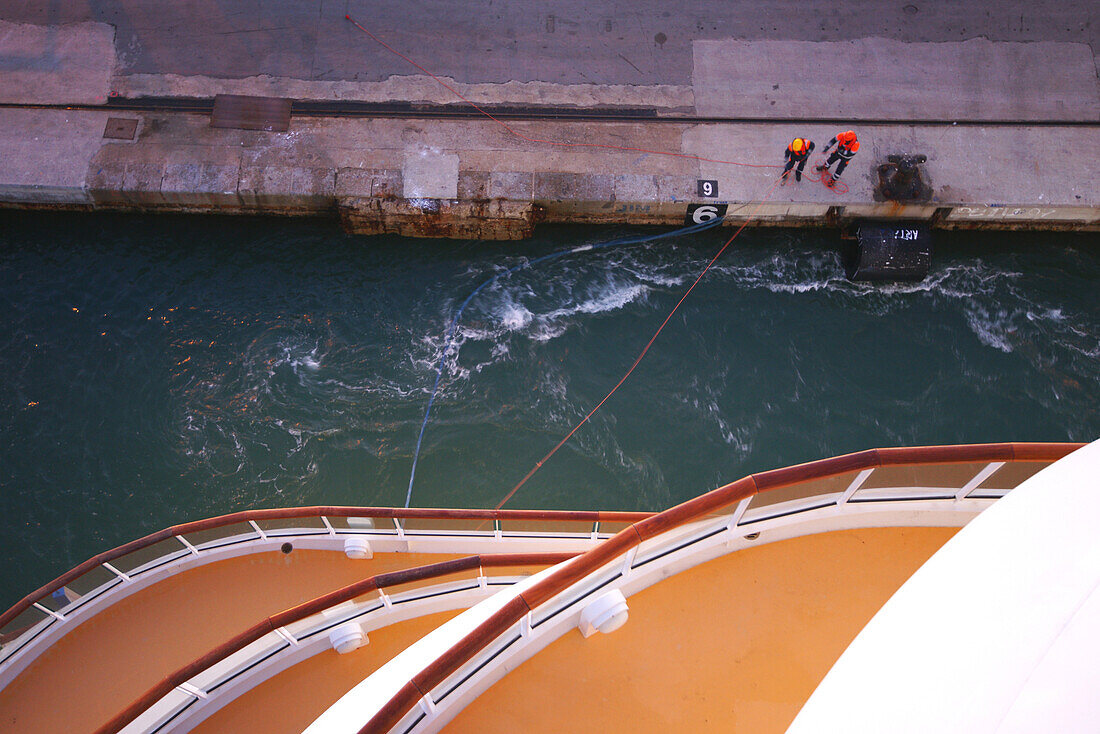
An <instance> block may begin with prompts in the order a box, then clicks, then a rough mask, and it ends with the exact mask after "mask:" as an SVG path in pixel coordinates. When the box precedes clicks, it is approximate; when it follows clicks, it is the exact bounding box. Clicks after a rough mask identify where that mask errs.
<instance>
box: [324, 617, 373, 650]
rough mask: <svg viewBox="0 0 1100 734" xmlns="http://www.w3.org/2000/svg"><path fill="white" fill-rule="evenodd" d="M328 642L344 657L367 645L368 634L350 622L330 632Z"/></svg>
mask: <svg viewBox="0 0 1100 734" xmlns="http://www.w3.org/2000/svg"><path fill="white" fill-rule="evenodd" d="M328 641H329V642H330V643H331V644H332V649H333V650H335V651H336V652H338V653H340V654H341V655H344V654H346V653H349V652H351V651H352V650H358V649H359V648H361V647H362V646H363V645H365V644H367V633H366V632H364V631H363V628H362V627H360V626H359V625H357V624H355V623H354V622H349V623H348V624H342V625H340V626H339V627H337V628H336V629H334V630H333V631H332V632H329V633H328Z"/></svg>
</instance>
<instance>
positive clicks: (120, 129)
mask: <svg viewBox="0 0 1100 734" xmlns="http://www.w3.org/2000/svg"><path fill="white" fill-rule="evenodd" d="M137 124H138V121H137V120H129V119H127V118H125V117H108V118H107V127H106V129H104V130H103V137H105V138H114V139H115V140H133V139H134V134H135V133H136V132H137Z"/></svg>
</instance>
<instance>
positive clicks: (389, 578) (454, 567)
mask: <svg viewBox="0 0 1100 734" xmlns="http://www.w3.org/2000/svg"><path fill="white" fill-rule="evenodd" d="M576 555H577V554H576V553H500V554H486V555H477V556H467V557H465V558H456V559H454V560H450V561H443V562H441V563H432V564H429V565H426V566H417V567H416V568H407V569H402V570H400V571H391V572H389V573H381V574H378V575H376V576H371V577H370V578H367V579H363V580H362V581H356V582H355V583H353V584H348V585H347V586H345V587H343V588H340V589H337V590H336V591H331V592H329V593H327V594H324V595H322V596H319V597H317V598H315V599H311V600H310V601H307V602H304V603H302V604H299V605H298V606H296V607H291V608H290V609H287V610H285V611H282V612H279V613H278V614H273V615H271V616H270V617H267V618H266V619H264V620H262V621H260V622H258V623H257V624H255V625H253V626H252V627H249V628H248V629H247V630H245V631H244V632H242V633H240V634H239V635H237V636H235V637H233V638H232V639H231V640H228V641H227V642H224V643H222V644H221V645H218V646H217V647H215V648H214V649H213V650H210V651H209V652H208V653H206V654H205V655H203V656H201V657H199V658H196V659H195V660H193V661H191V662H190V663H188V664H187V665H184V666H183V667H182V668H179V669H178V670H176V671H175V672H173V673H170V674H169V675H167V676H165V677H164V678H163V679H161V681H160V682H159V683H157V684H156V685H155V686H153V687H152V688H150V689H149V690H147V691H146V692H145V693H143V694H142V695H141V697H139V698H138V699H137V700H135V701H134V702H133V703H131V704H130V705H129V706H127V707H126V708H125V709H124V710H122V711H121V712H119V713H118V714H117V715H115V717H114V718H112V719H111V720H110V721H108V722H107V723H106V724H104V725H103V726H101V727H99V728H98V729H97V730H96V734H117V733H118V732H120V731H122V729H123V728H125V727H126V725H127V724H129V723H131V722H132V721H134V720H135V719H136V718H137V717H138V716H140V715H141V714H142V713H143V712H144V711H146V710H147V709H149V708H150V707H151V706H152V705H153V704H155V703H156V702H157V701H159V700H160V699H162V698H164V697H165V696H166V695H168V694H169V693H171V692H172V690H173V689H174V688H175V687H176V686H178V685H180V684H182V683H186V682H187V681H189V680H191V679H192V678H194V677H195V676H196V675H198V674H199V673H201V672H203V671H204V670H207V669H209V668H210V667H211V666H212V665H216V664H217V663H220V662H221V661H222V660H225V659H226V658H227V657H229V656H230V655H232V654H233V653H235V652H238V651H239V650H242V649H244V648H245V647H247V646H248V645H251V644H252V643H253V642H255V641H256V640H258V639H260V638H261V637H263V636H264V635H266V634H268V633H270V632H274V631H275V630H276V629H278V628H280V627H285V626H287V625H288V624H293V623H295V622H299V621H301V620H303V619H305V618H306V617H309V616H312V615H314V614H317V613H318V612H322V611H324V610H326V609H328V608H330V607H333V606H335V605H337V604H341V603H343V602H345V601H349V600H351V599H354V598H355V597H357V596H361V595H363V594H365V593H367V592H368V591H375V590H377V589H385V588H389V587H391V586H398V585H400V584H407V583H412V582H414V581H423V580H425V579H432V578H438V577H440V576H448V575H450V574H454V573H461V572H463V571H469V570H471V569H475V568H503V567H507V566H552V565H554V564H557V563H561V562H562V561H566V560H569V559H570V558H573V557H575V556H576Z"/></svg>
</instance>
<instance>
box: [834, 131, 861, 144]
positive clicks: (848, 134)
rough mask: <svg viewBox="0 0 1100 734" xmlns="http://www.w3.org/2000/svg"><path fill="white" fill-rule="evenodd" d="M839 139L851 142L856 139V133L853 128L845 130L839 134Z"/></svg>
mask: <svg viewBox="0 0 1100 734" xmlns="http://www.w3.org/2000/svg"><path fill="white" fill-rule="evenodd" d="M836 137H837V140H841V141H843V142H845V143H850V142H852V141H853V140H855V139H856V134H855V133H854V132H852V131H851V130H845V131H844V132H842V133H841V134H840V135H837V136H836Z"/></svg>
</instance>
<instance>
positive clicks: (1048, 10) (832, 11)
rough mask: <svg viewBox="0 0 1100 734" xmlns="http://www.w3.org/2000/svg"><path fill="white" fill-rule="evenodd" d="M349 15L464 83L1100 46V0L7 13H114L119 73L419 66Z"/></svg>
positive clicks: (197, 6)
mask: <svg viewBox="0 0 1100 734" xmlns="http://www.w3.org/2000/svg"><path fill="white" fill-rule="evenodd" d="M345 13H350V14H351V15H353V16H355V17H356V18H357V19H358V20H359V21H360V22H361V23H363V24H364V26H366V27H367V28H369V29H370V30H371V31H372V32H374V33H377V34H379V35H380V36H381V37H382V38H384V39H385V40H386V41H387V42H388V43H390V44H392V45H393V46H394V47H396V48H398V49H400V50H401V51H403V52H405V53H407V54H409V55H410V56H412V57H413V58H416V59H417V60H419V61H421V62H422V63H423V64H424V65H425V66H427V67H428V68H430V69H431V70H432V71H433V72H435V73H437V74H440V75H442V76H446V77H450V78H453V79H456V80H457V81H459V82H462V83H465V84H504V83H507V82H510V81H514V82H534V81H539V82H546V83H550V84H558V85H583V84H593V85H622V86H634V87H648V86H653V85H672V86H680V87H686V86H689V85H690V84H691V77H692V69H693V49H692V45H693V43H694V42H696V41H701V40H718V39H737V40H742V41H812V42H822V41H825V42H843V41H851V40H855V39H863V38H872V37H876V38H889V39H893V40H896V41H902V42H907V43H910V42H913V43H915V42H932V43H942V42H948V41H965V40H967V39H971V38H979V37H981V38H987V39H989V40H990V41H1016V42H1036V41H1057V42H1063V43H1084V44H1090V45H1091V46H1092V50H1093V53H1094V55H1095V54H1100V7H1098V5H1097V3H1096V2H1095V1H1094V0H974V1H972V2H958V1H957V0H915V2H908V0H899V1H898V2H895V3H883V2H881V0H806V1H805V2H800V3H794V4H792V3H791V2H790V0H758V1H757V2H752V3H747V2H728V1H727V0H696V1H695V2H691V3H681V4H678V5H670V4H669V3H668V2H666V1H665V0H633V1H632V2H629V3H625V2H607V1H604V2H592V1H591V0H538V1H537V2H536V0H513V1H512V2H507V3H505V2H500V0H468V1H467V2H463V3H445V4H441V3H414V4H410V3H378V2H371V1H368V0H347V1H346V2H331V0H330V1H329V2H324V1H323V0H300V1H299V2H284V1H282V0H216V1H215V0H173V1H168V0H83V1H82V2H64V3H62V2H49V3H44V2H40V1H32V0H0V18H4V19H6V20H10V21H17V22H24V23H35V24H39V25H61V24H66V23H75V22H82V21H97V22H100V23H109V24H111V25H113V26H114V27H115V28H117V47H118V49H119V60H120V64H121V66H120V70H119V71H120V75H122V76H130V75H138V74H147V75H148V74H156V75H161V74H164V75H169V74H171V75H176V76H177V77H179V78H184V77H194V76H205V77H210V78H220V79H243V78H249V77H261V76H262V75H267V76H269V77H274V78H286V79H301V80H307V81H353V82H384V81H386V80H388V79H390V77H394V76H399V77H400V76H409V75H414V74H420V72H418V71H416V70H415V69H413V68H411V67H410V66H409V65H408V64H407V63H406V62H405V61H403V60H401V59H400V58H397V57H396V56H394V55H392V54H391V53H389V52H388V51H386V50H385V49H383V48H382V47H380V46H378V45H377V44H376V43H374V42H373V41H371V40H370V39H369V38H367V37H366V36H364V35H363V34H362V32H360V31H358V30H357V29H355V28H354V26H352V25H351V24H349V23H348V22H347V21H346V20H345V19H344V14H345ZM259 93H260V94H263V92H259ZM293 96H306V95H298V94H295V95H293ZM397 98H399V97H395V99H397Z"/></svg>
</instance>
